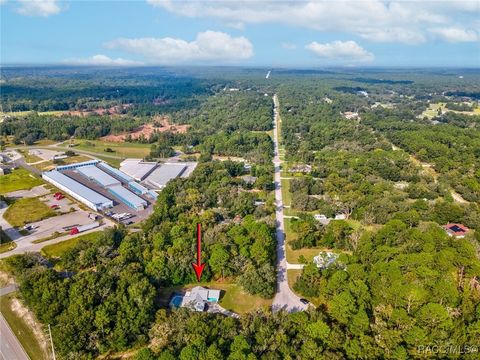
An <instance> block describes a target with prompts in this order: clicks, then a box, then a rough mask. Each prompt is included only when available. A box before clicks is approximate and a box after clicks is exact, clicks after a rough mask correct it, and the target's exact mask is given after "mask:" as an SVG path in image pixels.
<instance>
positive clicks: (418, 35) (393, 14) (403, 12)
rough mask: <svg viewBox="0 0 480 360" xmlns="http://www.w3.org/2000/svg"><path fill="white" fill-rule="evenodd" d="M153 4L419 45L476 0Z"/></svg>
mask: <svg viewBox="0 0 480 360" xmlns="http://www.w3.org/2000/svg"><path fill="white" fill-rule="evenodd" d="M147 2H148V3H149V4H150V5H152V6H154V7H158V8H162V9H166V10H167V11H170V12H172V13H175V14H179V15H182V16H187V17H192V18H193V17H209V18H218V19H221V20H222V21H224V22H233V23H235V22H240V23H246V24H248V23H254V24H259V23H280V24H287V25H293V26H299V27H306V28H311V29H315V30H318V31H325V32H331V31H335V32H344V33H350V34H355V35H357V36H360V37H362V38H364V39H367V40H370V41H376V42H401V43H407V44H418V43H422V42H425V41H427V40H428V37H429V35H430V33H429V31H428V29H429V28H432V27H440V26H441V27H452V26H455V21H456V19H459V18H461V19H462V24H463V25H465V26H466V27H470V28H471V27H472V24H473V23H474V22H475V21H476V19H477V17H478V14H479V11H480V1H475V0H473V1H454V0H443V1H414V0H413V1H388V0H362V1H353V0H337V1H333V0H312V1H302V0H299V1H272V0H264V1H251V0H237V1H226V0H217V1H209V0H197V1H185V0H175V1H173V0H147Z"/></svg>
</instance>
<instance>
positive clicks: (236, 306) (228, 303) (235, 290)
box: [160, 281, 272, 314]
mask: <svg viewBox="0 0 480 360" xmlns="http://www.w3.org/2000/svg"><path fill="white" fill-rule="evenodd" d="M197 285H200V286H205V287H208V288H210V289H218V290H223V291H222V297H221V299H220V302H219V304H220V306H221V307H223V308H224V309H227V310H230V311H233V312H236V313H238V314H244V313H247V312H251V311H254V310H257V309H267V308H269V307H270V306H271V305H272V299H264V298H262V297H260V296H257V295H250V294H249V293H247V292H245V291H244V290H243V289H242V287H241V286H240V285H237V284H234V283H227V282H220V281H211V282H202V283H197V284H190V285H186V286H183V287H182V286H175V287H169V288H163V289H161V290H160V297H161V303H162V305H163V306H167V305H168V301H169V300H170V297H171V295H172V294H173V293H174V292H178V291H180V290H188V289H191V288H193V287H195V286H197Z"/></svg>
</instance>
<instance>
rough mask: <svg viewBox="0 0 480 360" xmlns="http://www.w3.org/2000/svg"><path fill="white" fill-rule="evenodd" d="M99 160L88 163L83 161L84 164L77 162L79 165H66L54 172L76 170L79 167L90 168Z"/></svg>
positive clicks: (58, 167)
mask: <svg viewBox="0 0 480 360" xmlns="http://www.w3.org/2000/svg"><path fill="white" fill-rule="evenodd" d="M99 162H100V160H89V161H84V162H79V163H74V164H68V165H61V166H57V167H56V168H55V170H59V171H60V170H73V169H77V168H79V167H84V166H90V165H95V164H97V163H99Z"/></svg>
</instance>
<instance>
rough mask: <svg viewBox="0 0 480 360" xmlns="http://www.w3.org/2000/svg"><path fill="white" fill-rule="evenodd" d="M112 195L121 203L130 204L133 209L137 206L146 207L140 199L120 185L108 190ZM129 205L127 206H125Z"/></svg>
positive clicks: (144, 202) (145, 203)
mask: <svg viewBox="0 0 480 360" xmlns="http://www.w3.org/2000/svg"><path fill="white" fill-rule="evenodd" d="M108 191H110V192H111V193H112V194H113V195H115V196H116V197H117V198H119V199H120V200H121V201H122V202H125V201H127V202H128V203H130V204H132V205H133V206H134V207H137V206H147V202H146V201H145V200H143V199H142V198H141V197H139V196H137V195H135V194H134V193H132V192H131V191H129V190H127V189H125V188H124V187H123V186H121V185H114V186H111V187H109V188H108ZM127 205H129V204H127Z"/></svg>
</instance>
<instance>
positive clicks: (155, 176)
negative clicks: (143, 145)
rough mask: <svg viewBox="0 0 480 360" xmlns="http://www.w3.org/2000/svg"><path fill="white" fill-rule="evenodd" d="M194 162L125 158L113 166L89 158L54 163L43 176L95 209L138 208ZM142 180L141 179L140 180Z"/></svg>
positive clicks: (149, 201)
mask: <svg viewBox="0 0 480 360" xmlns="http://www.w3.org/2000/svg"><path fill="white" fill-rule="evenodd" d="M195 166H196V163H166V164H161V165H160V164H157V163H155V162H144V161H142V160H140V159H127V160H125V161H124V162H122V164H121V168H120V170H119V169H116V168H114V167H112V166H110V165H108V164H106V163H105V162H103V161H100V160H91V161H85V162H81V163H76V164H69V165H62V166H57V167H56V168H55V169H54V170H51V171H46V172H43V173H42V178H43V179H44V180H45V181H47V182H49V183H51V184H53V185H55V186H56V187H57V188H59V189H60V190H62V191H64V192H65V193H67V194H68V195H70V196H71V197H73V198H74V199H76V200H78V201H80V202H81V203H83V204H84V205H86V206H88V207H89V208H90V209H93V210H95V211H105V210H106V209H109V208H112V207H113V206H114V205H115V203H121V204H124V205H127V206H128V207H129V208H131V209H133V210H135V211H141V210H144V209H146V208H147V207H148V204H149V203H151V202H154V201H155V200H156V199H157V197H158V194H157V192H156V190H161V189H163V188H164V187H165V186H166V184H167V183H168V181H170V180H171V179H174V178H176V177H178V176H188V175H189V174H190V173H191V172H192V171H193V169H194V168H195ZM140 182H141V183H140Z"/></svg>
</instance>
